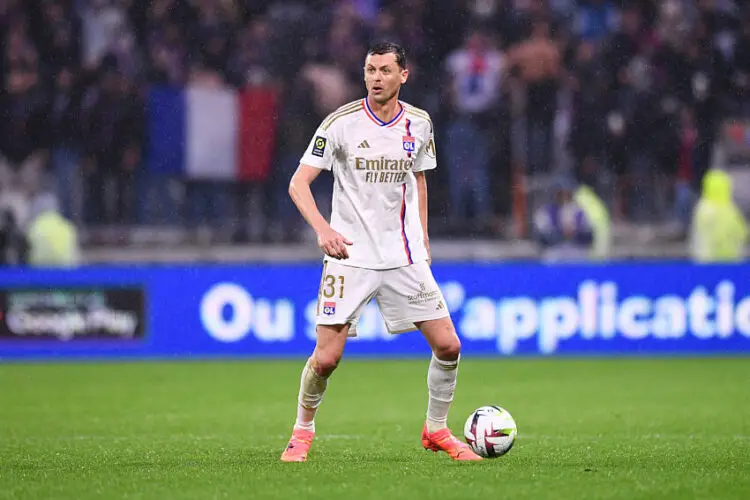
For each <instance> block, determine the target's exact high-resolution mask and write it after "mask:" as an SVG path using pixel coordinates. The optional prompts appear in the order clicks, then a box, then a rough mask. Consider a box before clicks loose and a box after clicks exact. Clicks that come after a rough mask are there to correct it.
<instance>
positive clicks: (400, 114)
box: [362, 97, 406, 128]
mask: <svg viewBox="0 0 750 500" xmlns="http://www.w3.org/2000/svg"><path fill="white" fill-rule="evenodd" d="M398 105H399V106H401V111H399V112H398V114H397V115H396V116H394V117H393V119H392V120H391V121H389V122H384V121H383V120H381V119H380V118H378V117H377V116H375V113H373V112H372V109H370V103H369V102H367V97H365V98H364V99H362V109H364V110H365V114H366V115H367V116H368V117H370V120H372V121H374V122H375V123H376V124H377V125H379V126H380V127H389V128H390V127H393V126H394V125H396V124H397V123H398V122H399V121H400V120H401V118H402V117H403V116H404V112H405V111H406V106H404V105H403V103H402V102H401V101H398Z"/></svg>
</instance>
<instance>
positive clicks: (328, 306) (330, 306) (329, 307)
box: [323, 302, 336, 316]
mask: <svg viewBox="0 0 750 500" xmlns="http://www.w3.org/2000/svg"><path fill="white" fill-rule="evenodd" d="M323 314H325V315H326V316H333V315H334V314H336V303H335V302H323Z"/></svg>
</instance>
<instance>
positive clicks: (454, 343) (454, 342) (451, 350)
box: [434, 335, 461, 361]
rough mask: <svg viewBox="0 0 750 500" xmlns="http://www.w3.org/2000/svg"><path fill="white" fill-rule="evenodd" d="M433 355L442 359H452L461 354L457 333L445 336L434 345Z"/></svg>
mask: <svg viewBox="0 0 750 500" xmlns="http://www.w3.org/2000/svg"><path fill="white" fill-rule="evenodd" d="M434 354H435V357H436V358H437V359H440V360H443V361H454V360H456V359H458V356H459V354H461V341H460V340H459V339H458V336H457V335H453V336H452V337H449V338H447V339H446V340H444V341H442V342H440V343H439V344H437V345H436V346H435V350H434Z"/></svg>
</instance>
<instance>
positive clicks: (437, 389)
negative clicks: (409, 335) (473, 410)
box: [416, 316, 461, 433]
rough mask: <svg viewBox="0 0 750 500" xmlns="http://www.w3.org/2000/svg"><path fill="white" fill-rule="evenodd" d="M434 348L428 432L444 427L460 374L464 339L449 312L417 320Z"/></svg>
mask: <svg viewBox="0 0 750 500" xmlns="http://www.w3.org/2000/svg"><path fill="white" fill-rule="evenodd" d="M416 326H417V328H419V330H420V331H421V332H422V335H424V337H425V339H427V342H428V343H429V344H430V347H431V348H432V358H431V359H430V366H429V368H428V370H427V389H428V393H429V399H428V402H427V423H426V425H427V432H429V433H433V432H437V431H439V430H441V429H445V428H446V427H447V426H448V425H447V422H448V411H449V410H450V407H451V403H453V394H454V392H455V390H456V380H457V378H458V360H459V358H460V356H461V354H460V353H461V342H460V340H459V339H458V335H457V334H456V330H455V328H454V327H453V322H452V321H451V319H450V317H449V316H446V317H444V318H439V319H433V320H428V321H421V322H418V323H416Z"/></svg>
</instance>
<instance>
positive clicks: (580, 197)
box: [573, 156, 612, 260]
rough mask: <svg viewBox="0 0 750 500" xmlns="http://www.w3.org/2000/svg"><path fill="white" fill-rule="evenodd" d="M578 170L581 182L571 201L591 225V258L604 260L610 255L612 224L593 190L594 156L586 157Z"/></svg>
mask: <svg viewBox="0 0 750 500" xmlns="http://www.w3.org/2000/svg"><path fill="white" fill-rule="evenodd" d="M580 171H581V178H582V182H580V183H579V184H578V187H577V188H576V190H575V192H574V193H573V201H574V202H575V203H576V205H578V207H580V209H581V211H582V212H583V215H584V217H585V218H586V221H588V224H589V226H590V227H591V234H592V244H591V252H590V257H591V259H592V260H606V259H608V258H609V257H610V254H611V251H612V224H611V220H610V216H609V210H608V209H607V206H606V205H605V203H604V201H603V200H602V199H601V198H600V197H599V195H597V193H596V190H595V186H596V184H595V183H596V171H597V166H596V158H595V157H593V156H588V157H586V158H585V159H584V160H583V165H582V166H581V168H580Z"/></svg>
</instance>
